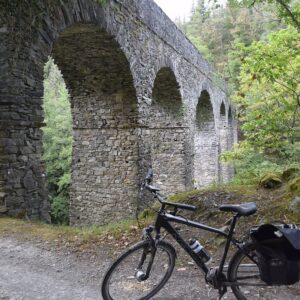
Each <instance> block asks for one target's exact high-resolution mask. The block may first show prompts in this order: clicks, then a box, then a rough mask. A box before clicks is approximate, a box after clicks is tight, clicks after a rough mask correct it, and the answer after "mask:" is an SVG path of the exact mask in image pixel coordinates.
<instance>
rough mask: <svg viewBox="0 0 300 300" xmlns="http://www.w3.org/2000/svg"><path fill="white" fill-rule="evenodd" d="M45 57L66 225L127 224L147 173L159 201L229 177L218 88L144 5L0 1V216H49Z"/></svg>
mask: <svg viewBox="0 0 300 300" xmlns="http://www.w3.org/2000/svg"><path fill="white" fill-rule="evenodd" d="M49 56H52V57H53V58H54V60H55V62H56V64H57V65H58V67H59V68H60V70H61V72H62V74H63V76H64V80H65V82H66V85H67V88H68V90H69V93H70V96H71V108H72V118H73V138H74V144H73V158H72V161H73V163H72V187H71V199H70V220H71V224H73V225H90V224H105V223H108V222H110V221H116V220H120V219H122V218H128V217H131V216H133V215H134V214H135V211H136V209H137V207H138V206H140V205H141V203H140V201H141V199H142V198H141V195H140V193H139V184H140V182H141V180H142V178H143V176H144V175H145V172H146V169H147V168H148V167H149V166H150V165H152V166H153V168H154V172H155V181H156V182H157V183H159V185H160V186H161V188H162V190H163V192H164V194H167V195H170V194H172V193H176V192H180V191H185V190H189V189H192V188H195V187H201V186H205V185H208V184H210V183H213V182H219V181H227V180H229V179H230V178H231V176H232V174H233V169H232V168H231V167H229V166H225V165H223V164H221V163H220V162H219V154H220V153H222V152H223V151H226V150H228V149H230V148H231V147H232V144H233V142H235V141H236V125H235V120H234V119H233V113H232V112H233V108H232V107H231V103H230V102H229V101H228V99H227V97H226V89H225V87H224V86H223V85H221V86H220V84H217V83H215V82H214V80H213V78H214V77H213V71H212V69H211V67H210V66H209V65H208V63H207V62H206V61H205V60H204V59H203V58H202V56H201V54H200V53H198V52H197V50H196V49H195V47H194V46H193V45H192V44H191V43H190V41H189V40H188V39H187V38H186V37H185V36H184V35H183V33H182V32H181V31H180V30H179V29H178V28H177V27H176V25H175V24H174V23H172V21H171V20H170V19H168V17H167V16H166V15H165V14H164V13H163V12H162V10H161V9H160V8H159V7H158V6H157V5H156V4H155V3H154V2H153V1H152V0H108V1H107V4H106V5H103V4H102V6H101V4H99V1H98V0H48V1H44V0H27V1H23V0H10V1H7V0H0V213H6V214H8V215H13V216H23V217H28V218H39V219H44V220H49V215H48V210H49V205H48V201H47V184H46V182H47V176H46V174H45V164H44V162H43V160H42V131H41V127H42V126H44V124H43V122H44V120H43V109H42V99H43V68H44V65H45V63H46V62H47V60H48V57H49Z"/></svg>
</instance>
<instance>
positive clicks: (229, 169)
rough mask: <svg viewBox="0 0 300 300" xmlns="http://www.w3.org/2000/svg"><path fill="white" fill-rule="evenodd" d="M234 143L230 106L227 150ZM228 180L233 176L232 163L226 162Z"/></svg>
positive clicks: (230, 148)
mask: <svg viewBox="0 0 300 300" xmlns="http://www.w3.org/2000/svg"><path fill="white" fill-rule="evenodd" d="M233 144H234V121H233V116H232V110H231V107H229V110H228V130H227V151H230V150H232V147H233ZM227 176H228V181H229V180H230V179H232V178H233V176H234V166H233V164H232V163H228V164H227Z"/></svg>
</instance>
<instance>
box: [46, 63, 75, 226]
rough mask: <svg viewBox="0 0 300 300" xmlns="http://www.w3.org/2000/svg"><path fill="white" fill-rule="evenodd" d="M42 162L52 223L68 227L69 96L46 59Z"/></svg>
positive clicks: (69, 168)
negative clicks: (44, 169)
mask: <svg viewBox="0 0 300 300" xmlns="http://www.w3.org/2000/svg"><path fill="white" fill-rule="evenodd" d="M43 109H44V123H45V126H44V127H43V128H42V130H43V160H44V161H45V163H46V172H47V181H48V182H47V183H48V185H47V188H48V199H49V204H50V210H49V213H50V216H51V221H52V223H56V224H57V223H58V224H69V203H70V184H71V159H72V144H73V133H72V114H71V107H70V96H69V92H68V90H67V88H66V84H65V81H64V79H63V77H62V74H61V72H60V70H59V69H58V67H57V65H56V64H55V63H54V60H53V59H52V58H49V60H48V62H47V63H46V65H45V68H44V97H43Z"/></svg>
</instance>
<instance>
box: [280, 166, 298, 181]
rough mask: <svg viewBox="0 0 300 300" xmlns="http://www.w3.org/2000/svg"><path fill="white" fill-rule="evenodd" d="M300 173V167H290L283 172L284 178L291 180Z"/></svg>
mask: <svg viewBox="0 0 300 300" xmlns="http://www.w3.org/2000/svg"><path fill="white" fill-rule="evenodd" d="M299 175H300V169H299V168H289V169H287V170H285V171H284V172H283V173H282V179H283V180H284V181H289V180H292V179H294V178H295V177H297V176H299Z"/></svg>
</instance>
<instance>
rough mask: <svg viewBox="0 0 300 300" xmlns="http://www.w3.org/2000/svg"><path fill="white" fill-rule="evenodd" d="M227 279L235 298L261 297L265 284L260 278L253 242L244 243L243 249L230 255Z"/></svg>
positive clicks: (241, 299)
mask: <svg viewBox="0 0 300 300" xmlns="http://www.w3.org/2000/svg"><path fill="white" fill-rule="evenodd" d="M246 253H247V255H246ZM228 279H229V281H230V282H232V283H233V284H234V285H233V286H232V287H231V289H232V291H233V293H234V295H235V296H236V298H237V299H239V300H247V299H263V295H264V294H265V292H264V291H265V289H266V287H267V285H266V284H265V283H264V282H263V281H262V280H261V279H260V273H259V268H258V265H257V255H256V252H255V246H254V244H253V243H249V244H248V245H246V246H245V248H244V251H242V250H238V251H237V252H236V253H235V255H234V256H233V257H232V259H231V261H230V263H229V267H228Z"/></svg>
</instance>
